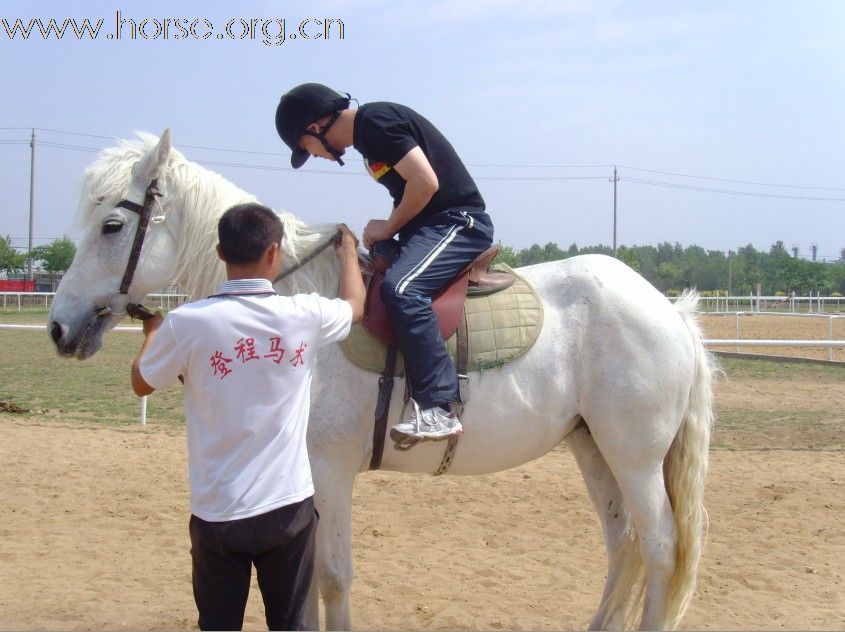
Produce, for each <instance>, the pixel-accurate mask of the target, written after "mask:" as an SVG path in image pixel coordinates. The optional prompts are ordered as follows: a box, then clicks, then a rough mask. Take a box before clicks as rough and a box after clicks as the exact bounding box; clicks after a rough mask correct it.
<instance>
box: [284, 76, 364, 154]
mask: <svg viewBox="0 0 845 632" xmlns="http://www.w3.org/2000/svg"><path fill="white" fill-rule="evenodd" d="M350 99H351V97H350V96H349V95H348V94H347V95H346V96H343V95H342V94H340V93H339V92H335V91H334V90H332V89H331V88H328V87H326V86H324V85H322V84H320V83H303V84H302V85H300V86H296V87H295V88H293V89H291V90H290V91H288V92H287V93H285V94H283V95H282V98H281V99H280V100H279V105H278V107H277V108H276V131H277V132H278V133H279V136H281V138H282V140H283V141H285V144H286V145H287V146H288V147H290V149H291V152H293V153H292V154H291V157H290V164H291V166H292V167H293V168H294V169H299V168H300V167H301V166H302V165H304V164H305V161H306V160H308V156H309V154H308V152H307V151H305V150H304V149H302V148H301V147H300V146H299V144H298V141H299V137H300V136H302V135H303V134H310V135H311V136H314V137H315V138H317V139H319V140H320V142H321V143H323V147H325V148H326V151H328V152H329V153H330V154H331V155H332V156H334V159H335V160H337V162H338V163H340V164H341V165H342V164H343V161H342V160H341V159H340V153H338V152H337V151H336V150H335V149H334V148H333V147H332V146H331V145H329V143H328V141H327V140H326V132H327V131H328V130H329V128H330V127H331V126H332V125H333V124H334V122H335V121H336V120H337V117H338V116H340V112H341V111H342V110H345V109H347V108H348V107H349V101H350ZM329 114H331V115H333V116H332V117H331V118H330V119H329V121H328V123H326V124H325V125H323V127H321V128H320V131H319V132H311V131H308V130H307V129H306V128H307V127H308V126H309V125H311V123H313V122H314V121H316V120H317V119H319V118H322V117H324V116H326V115H329Z"/></svg>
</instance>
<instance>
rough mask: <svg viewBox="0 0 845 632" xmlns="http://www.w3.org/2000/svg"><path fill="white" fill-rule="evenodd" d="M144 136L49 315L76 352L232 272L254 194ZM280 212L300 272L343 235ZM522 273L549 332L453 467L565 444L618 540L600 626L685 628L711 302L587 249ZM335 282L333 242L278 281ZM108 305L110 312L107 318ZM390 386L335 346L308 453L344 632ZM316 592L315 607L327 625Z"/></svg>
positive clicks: (706, 425)
mask: <svg viewBox="0 0 845 632" xmlns="http://www.w3.org/2000/svg"><path fill="white" fill-rule="evenodd" d="M139 137H140V140H139V141H133V142H123V143H122V144H120V145H119V146H118V147H116V148H111V149H107V150H104V151H103V152H101V154H100V155H99V156H98V158H97V159H96V161H95V162H94V163H93V164H92V165H91V166H90V167H89V168H88V169H87V170H86V171H85V175H84V179H83V190H82V199H81V208H80V214H81V218H82V220H83V221H84V223H85V234H84V237H83V239H82V241H81V243H80V246H79V249H78V252H77V254H76V258H75V259H74V262H73V265H72V266H71V268H70V270H68V272H67V274H66V275H65V277H64V279H63V280H62V282H61V285H60V286H59V289H58V292H57V293H56V297H55V300H54V302H53V307H52V309H51V311H50V325H49V329H50V335H51V337H52V339H53V341H54V343H55V344H56V347H57V349H58V351H59V353H60V354H61V355H64V356H75V357H77V358H79V359H84V358H87V357H89V356H91V355H92V354H94V353H95V352H96V351H97V349H99V347H100V345H101V342H102V336H103V334H104V333H105V332H106V331H108V330H109V329H111V328H112V327H114V326H115V325H116V324H117V323H118V321H119V320H120V319H121V317H122V314H121V312H122V307H123V306H124V305H125V304H126V303H127V302H129V301H133V302H140V301H141V300H142V299H143V298H144V297H145V296H146V295H147V294H148V293H149V292H152V291H155V290H158V289H160V288H162V287H165V286H167V285H169V284H171V283H179V285H180V286H181V287H183V288H185V289H186V290H187V292H188V293H189V294H190V296H191V297H192V298H197V297H201V296H205V295H209V294H212V293H213V291H214V288H215V286H216V284H217V283H218V282H219V281H221V280H222V279H223V278H224V269H223V267H222V265H221V264H220V262H219V261H218V260H217V258H216V256H215V253H214V246H215V243H216V241H217V235H216V223H217V219H218V217H219V216H220V215H221V214H222V213H223V212H224V211H225V210H226V209H227V208H228V207H230V206H231V205H233V204H236V203H240V202H245V201H250V200H254V198H253V196H251V195H249V194H247V193H245V192H244V191H241V190H239V189H238V188H237V187H235V186H234V185H233V184H231V183H229V182H227V181H226V180H225V179H224V178H223V177H221V176H219V175H217V174H214V173H212V172H209V171H208V170H206V169H204V168H202V167H200V166H198V165H196V164H194V163H191V162H189V161H187V160H186V159H185V158H184V157H183V156H182V155H181V154H180V153H179V152H178V151H176V150H174V149H172V148H171V144H170V133H169V131H165V133H164V134H163V136H162V137H161V139H157V138H155V137H153V136H150V135H146V134H140V135H139ZM153 179H158V183H159V189H160V191H161V194H162V195H161V197H160V198H158V199H157V201H156V205H155V210H154V213H153V215H154V216H153V218H152V220H151V222H150V224H149V227H148V229H147V231H146V241H145V242H144V245H143V249H142V251H141V257H140V261H139V263H138V268H137V271H136V273H135V276H134V279H133V280H132V282H131V286H130V288H129V292H128V296H124V295H116V293H115V291H116V290H117V288H118V287H119V285H120V282H121V277H122V275H123V273H124V270H125V268H126V266H127V260H128V257H129V250H130V246H131V244H132V241H133V237H134V234H135V229H136V227H137V225H138V221H139V220H138V215H137V214H136V213H132V212H127V209H125V208H121V207H118V206H117V203H118V201H120V200H129V201H131V202H136V203H138V204H140V203H142V202H143V199H144V193H145V191H146V189H147V187H148V185H149V184H150V182H151V181H152V180H153ZM282 220H283V223H284V230H285V237H284V242H283V250H284V256H285V261H286V262H287V263H288V264H290V263H293V262H295V261H298V260H300V259H302V258H304V257H305V256H307V255H308V254H309V253H310V252H311V251H312V250H313V249H314V248H315V247H316V246H317V245H318V244H320V243H321V242H323V241H324V240H325V238H326V237H327V236H328V235H330V234H331V233H332V232H334V230H335V226H334V225H332V226H326V225H324V226H318V227H315V226H311V227H308V226H306V225H305V224H303V223H302V222H300V221H298V220H296V219H295V218H293V217H292V216H290V215H287V214H284V215H282ZM284 265H285V264H283V267H284ZM519 273H520V274H521V275H522V276H523V277H524V278H525V279H527V280H528V281H529V282H530V283H531V284H533V286H534V287H535V288H536V290H537V291H538V293H539V295H540V296H541V298H542V302H543V308H544V313H545V318H544V323H543V328H542V331H541V333H540V336H539V339H538V340H537V342H536V344H535V345H534V346H533V348H532V349H531V350H530V351H529V352H528V353H526V354H525V355H523V356H521V357H520V358H518V359H516V360H514V361H513V362H511V363H510V364H507V365H506V366H503V367H501V368H497V369H492V370H488V371H485V372H484V373H483V375H481V374H473V375H471V379H470V390H471V392H472V400H471V401H470V402H469V404H468V406H467V408H466V410H465V412H464V416H463V420H464V427H465V432H464V435H463V436H462V437H461V440H460V443H459V444H458V447H457V453H456V455H455V459H454V462H453V464H452V467H451V470H450V473H451V474H485V473H490V472H496V471H501V470H504V469H507V468H511V467H515V466H518V465H520V464H522V463H526V462H528V461H531V460H532V459H536V458H538V457H541V456H543V455H544V454H546V453H547V452H549V451H550V450H552V448H554V447H555V446H557V445H558V444H559V443H560V442H561V441H564V442H566V445H567V446H568V447H569V449H570V451H571V452H572V454H573V455H574V456H575V459H576V461H577V463H578V466H579V468H580V469H581V472H582V474H583V476H584V480H585V482H586V486H587V490H588V492H589V495H590V498H591V500H592V502H593V504H594V505H595V508H596V510H597V512H598V515H599V519H600V521H601V525H602V528H603V530H604V540H605V544H606V547H607V558H608V559H607V584H606V586H605V589H604V594H603V595H602V598H601V601H600V604H599V607H598V611H597V612H596V614H595V616H594V618H593V619H592V622H591V623H590V627H591V628H621V627H625V626H631V625H632V624H636V617H637V615H638V614H639V612H640V608H642V614H641V616H640V620H639V625H640V627H641V628H643V629H649V630H656V629H662V628H672V627H675V626H676V625H677V624H678V622H679V620H680V618H681V616H682V614H683V612H684V610H685V609H686V607H687V605H688V604H689V602H690V599H691V597H692V594H693V591H694V588H695V580H696V574H697V568H698V562H699V559H700V556H701V547H702V542H703V538H704V531H705V529H706V521H707V518H706V512H705V509H704V504H703V500H704V483H705V478H706V473H707V462H708V445H709V438H710V431H711V426H712V423H713V412H712V388H711V384H712V375H713V364H712V362H711V359H710V356H709V354H708V353H707V352H706V351H705V349H704V347H703V346H702V342H701V334H700V331H699V328H698V326H697V324H696V323H695V320H694V318H693V315H692V312H693V310H694V308H695V305H696V302H697V299H696V297H695V296H693V295H689V296H686V297H685V299H684V300H682V301H681V302H680V304H679V305H678V306H672V305H671V304H670V303H669V301H667V300H666V298H664V297H663V296H662V295H661V294H660V293H658V292H657V290H655V289H654V288H653V287H652V286H651V285H649V284H648V283H647V282H646V281H645V280H643V279H642V278H641V277H640V276H639V275H637V274H636V273H635V272H633V271H632V270H631V269H630V268H628V267H626V266H625V265H623V264H622V263H620V262H619V261H617V260H615V259H612V258H610V257H605V256H598V255H595V256H593V255H591V256H582V257H573V258H571V259H567V260H565V261H559V262H554V263H546V264H541V265H535V266H529V267H526V268H522V269H520V270H519ZM338 281H339V269H338V264H337V260H336V257H335V255H334V253H333V252H331V249H329V251H326V252H324V253H323V254H320V255H319V256H317V257H316V258H315V259H314V260H313V261H312V262H310V263H308V264H307V265H306V266H304V267H303V268H302V269H301V270H300V271H298V272H296V273H295V274H293V275H291V277H288V278H287V279H285V280H284V281H281V282H279V283H278V284H277V286H276V287H277V290H278V291H279V292H281V293H292V292H296V291H305V290H307V291H318V292H320V293H322V294H324V295H327V296H335V295H336V292H337V287H338ZM104 305H110V306H111V308H112V309H111V312H112V313H110V314H106V315H102V313H101V315H100V316H98V315H97V313H98V312H99V311H100V309H101V308H102V307H103V306H104ZM376 381H377V380H376V376H375V375H374V374H372V373H368V372H366V371H364V370H362V369H359V368H356V367H355V366H353V365H352V364H351V363H350V362H349V361H348V360H347V358H346V357H345V355H344V353H343V351H342V350H341V348H340V347H339V346H338V345H334V346H332V348H329V349H326V350H325V351H323V352H322V356H321V357H320V358H319V360H318V365H317V370H316V374H315V379H314V383H313V387H312V401H311V422H310V427H309V432H308V446H309V452H310V455H311V463H312V468H313V475H314V482H315V486H316V489H317V504H318V507H319V511H320V515H321V517H322V519H321V521H320V526H319V530H318V534H317V540H318V543H317V570H316V573H315V584H318V585H319V591H320V593H321V594H322V596H323V599H324V604H325V624H326V627H327V628H329V629H349V628H351V625H352V622H351V619H350V601H349V595H350V588H351V584H352V556H351V546H352V542H351V534H350V530H351V511H352V507H351V505H352V486H353V483H354V480H355V476H356V475H357V474H359V473H361V472H364V471H366V470H367V467H368V464H369V461H370V455H371V452H372V431H373V411H374V408H375V400H376V391H377V386H376ZM401 390H402V389H396V391H395V392H394V395H393V402H392V410H393V411H398V410H400V409H401V398H402V393H401V392H400V391H401ZM389 445H390V442H389V441H388V446H389ZM445 445H446V442H437V443H433V442H430V443H425V444H420V445H418V446H415V447H414V448H413V449H411V450H410V451H407V452H399V451H396V450H392V449H390V448H388V449H386V450H385V453H384V460H383V463H382V468H383V469H385V470H393V471H401V472H428V473H433V472H434V471H435V470H436V468H437V467H438V465H439V464H440V462H441V458H442V457H443V452H444V448H445ZM316 588H317V587H316V586H313V587H312V591H311V597H310V600H309V607H308V616H309V624H310V625H312V626H313V627H314V628H316V627H317V625H318V622H319V612H318V610H319V601H318V593H317V590H316Z"/></svg>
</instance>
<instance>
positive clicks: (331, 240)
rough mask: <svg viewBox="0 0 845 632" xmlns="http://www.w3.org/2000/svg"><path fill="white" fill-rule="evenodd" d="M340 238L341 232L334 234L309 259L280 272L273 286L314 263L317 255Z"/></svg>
mask: <svg viewBox="0 0 845 632" xmlns="http://www.w3.org/2000/svg"><path fill="white" fill-rule="evenodd" d="M340 237H341V232H340V231H336V232H335V233H333V234H332V236H331V237H329V238H328V240H326V241H324V242H323V243H322V244H320V245H319V246H317V247H316V248H315V249H314V251H313V252H312V253H311V254H309V255H308V256H307V257H305V259H303V260H302V261H299V262H298V263H295V264H294V265H292V266H291V267H290V268H288V269H287V270H285V271H284V272H280V273H279V276H277V277H276V278H275V280H274V281H273V284H274V285H275V284H276V283H278V282H279V281H281V280H282V279H284V278H285V277H287V276H289V275H291V274H293V273H294V272H296V271H297V270H299V269H300V268H301V267H302V266H304V265H305V264H307V263H310V262H311V261H313V260H314V259H315V258H316V257H317V255H319V254H320V253H321V252H323V251H324V250H325V249H326V248H328V247H329V246H331V245H332V244H334V243H337V241H338V240H339V239H340Z"/></svg>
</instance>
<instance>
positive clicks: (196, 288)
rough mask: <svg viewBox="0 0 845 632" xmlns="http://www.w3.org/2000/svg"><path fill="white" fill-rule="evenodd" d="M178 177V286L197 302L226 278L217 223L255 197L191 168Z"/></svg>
mask: <svg viewBox="0 0 845 632" xmlns="http://www.w3.org/2000/svg"><path fill="white" fill-rule="evenodd" d="M187 167H188V168H186V169H183V170H182V171H181V172H180V173H179V174H176V175H174V177H173V178H172V181H171V182H170V183H169V186H170V187H172V189H173V190H172V191H171V192H168V194H167V195H168V197H170V196H172V197H173V198H174V199H175V200H176V202H175V204H174V207H175V208H174V209H173V211H175V212H176V213H177V214H178V217H179V223H180V227H179V235H178V241H179V251H178V253H177V264H176V277H175V279H174V283H176V284H178V285H179V286H180V287H181V288H183V289H184V291H185V292H186V293H187V294H188V296H189V297H190V300H195V299H197V298H199V297H202V296H208V295H210V294H213V293H214V291H215V289H216V288H217V286H218V285H219V283H220V282H221V281H223V280H224V279H225V278H226V269H225V267H224V265H223V263H222V262H221V261H220V259H218V257H217V254H216V245H217V241H218V240H217V222H218V220H219V219H220V216H221V215H223V213H224V212H225V211H226V209H228V208H230V207H232V206H234V205H235V204H241V203H244V202H255V201H257V200H256V198H255V196H253V195H251V194H249V193H247V192H246V191H243V190H241V189H239V188H238V187H236V186H235V185H234V184H232V183H231V182H229V181H228V180H226V179H225V178H223V177H222V176H220V175H218V174H216V173H212V172H211V171H208V170H206V169H203V168H201V167H199V166H196V165H191V164H189V165H188V166H187Z"/></svg>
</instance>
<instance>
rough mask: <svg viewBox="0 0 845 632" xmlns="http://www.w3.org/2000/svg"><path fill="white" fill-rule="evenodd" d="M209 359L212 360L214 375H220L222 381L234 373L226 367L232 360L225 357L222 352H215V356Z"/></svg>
mask: <svg viewBox="0 0 845 632" xmlns="http://www.w3.org/2000/svg"><path fill="white" fill-rule="evenodd" d="M209 359H210V360H211V368H212V369H213V370H214V375H217V374H220V379H221V380H222V379H223V378H224V377H226V376H227V375H229V373H231V372H232V369H230V368H229V367H227V366H226V365H227V364H229V363H230V362H231V361H232V358H225V357H223V353H222V352H221V351H215V352H214V355H213V356H211V358H209Z"/></svg>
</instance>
